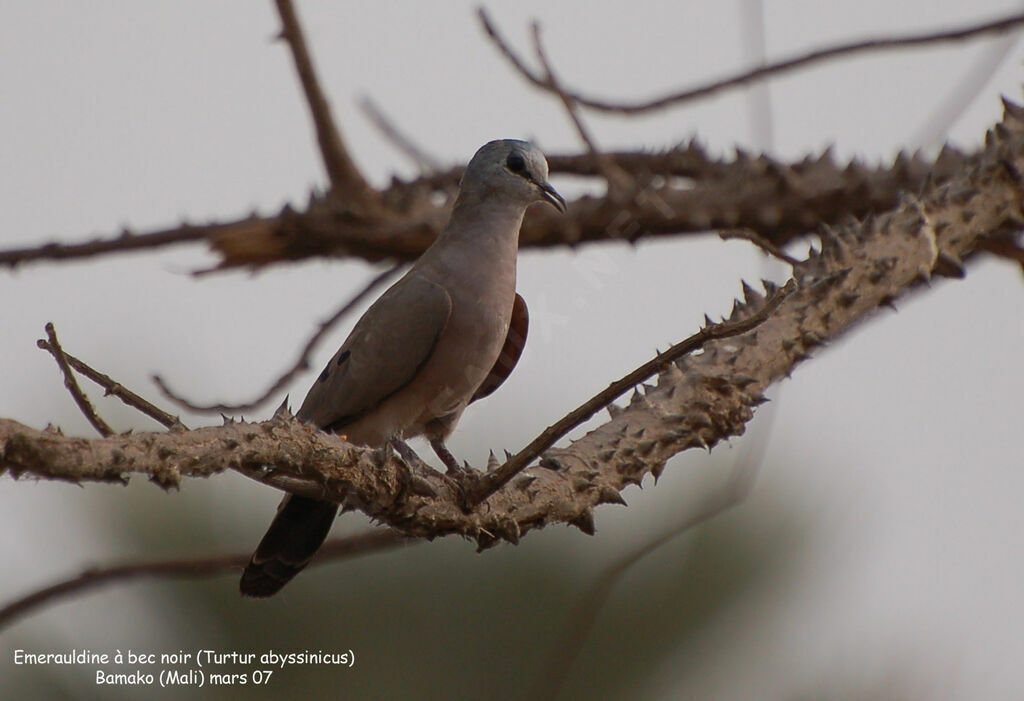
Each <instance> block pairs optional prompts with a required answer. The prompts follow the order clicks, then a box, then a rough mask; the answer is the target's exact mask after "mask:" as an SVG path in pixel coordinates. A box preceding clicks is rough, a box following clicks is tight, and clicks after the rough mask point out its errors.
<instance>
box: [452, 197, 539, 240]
mask: <svg viewBox="0 0 1024 701" xmlns="http://www.w3.org/2000/svg"><path fill="white" fill-rule="evenodd" d="M525 212H526V205H524V204H522V203H520V202H516V201H511V200H509V199H507V198H503V197H493V196H490V197H489V196H488V194H487V193H478V192H461V193H459V196H458V199H456V200H455V205H454V206H453V207H452V215H451V219H450V220H449V222H448V226H447V227H445V230H444V232H443V233H442V234H441V237H444V238H449V239H451V238H469V239H476V240H479V239H480V238H486V239H494V238H509V237H511V238H512V239H513V240H515V241H516V242H518V240H519V227H520V226H521V225H522V223H523V214H524V213H525ZM495 243H496V241H495Z"/></svg>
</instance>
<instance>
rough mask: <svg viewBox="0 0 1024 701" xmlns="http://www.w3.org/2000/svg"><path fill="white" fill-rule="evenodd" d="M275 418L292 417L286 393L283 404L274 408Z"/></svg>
mask: <svg viewBox="0 0 1024 701" xmlns="http://www.w3.org/2000/svg"><path fill="white" fill-rule="evenodd" d="M273 418H275V419H291V418H293V417H292V411H291V409H289V408H288V395H287V394H286V395H284V401H282V402H281V406H279V407H277V409H276V410H274V417H273Z"/></svg>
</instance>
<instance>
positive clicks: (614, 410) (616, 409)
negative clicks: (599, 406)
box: [605, 403, 622, 419]
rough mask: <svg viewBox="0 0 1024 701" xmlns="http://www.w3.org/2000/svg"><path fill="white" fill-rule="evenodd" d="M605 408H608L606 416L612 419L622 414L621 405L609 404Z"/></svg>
mask: <svg viewBox="0 0 1024 701" xmlns="http://www.w3.org/2000/svg"><path fill="white" fill-rule="evenodd" d="M605 408H606V409H607V410H608V416H610V417H611V418H613V419H615V418H617V417H619V416H620V415H621V414H622V407H620V406H619V405H617V404H614V403H613V404H609V405H608V406H607V407H605Z"/></svg>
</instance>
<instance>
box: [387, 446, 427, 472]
mask: <svg viewBox="0 0 1024 701" xmlns="http://www.w3.org/2000/svg"><path fill="white" fill-rule="evenodd" d="M390 443H391V447H392V448H394V449H395V452H396V453H398V454H399V455H400V456H401V458H402V460H405V461H406V462H407V463H409V464H410V465H412V466H414V467H416V468H417V469H419V470H421V471H424V472H427V471H429V470H430V466H429V465H427V464H426V463H425V462H423V459H422V458H420V456H419V455H417V454H416V451H415V450H413V449H412V447H411V446H410V445H409V444H408V443H406V442H405V441H403V440H402V439H401V438H392V439H391V441H390Z"/></svg>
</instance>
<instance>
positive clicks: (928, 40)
mask: <svg viewBox="0 0 1024 701" xmlns="http://www.w3.org/2000/svg"><path fill="white" fill-rule="evenodd" d="M479 16H480V21H481V22H482V23H483V28H484V31H485V32H487V35H488V36H489V37H490V38H491V40H492V41H493V42H494V44H495V46H497V48H498V50H499V51H500V52H501V54H502V55H503V56H504V57H505V58H506V59H508V61H509V63H511V64H512V65H513V66H514V67H515V69H516V70H517V71H519V73H520V74H521V75H522V76H523V77H524V78H526V79H527V80H528V81H529V82H531V83H532V84H533V85H535V86H536V87H538V88H541V89H542V90H547V91H549V92H554V89H553V86H552V85H551V83H550V82H549V81H546V80H544V78H543V77H542V76H541V75H539V74H538V73H535V72H534V71H532V70H531V69H530V68H529V67H528V66H527V65H526V64H525V63H524V62H523V60H522V59H521V58H520V57H519V56H518V55H517V54H516V53H515V51H513V50H512V48H511V46H510V45H509V43H508V42H507V41H506V40H505V38H504V37H503V36H502V35H501V34H499V33H498V30H497V28H496V27H495V26H494V24H493V23H492V22H491V20H490V17H489V16H488V14H487V11H486V10H484V9H483V8H480V10H479ZM1022 24H1024V13H1017V14H1014V15H1009V16H1007V17H1003V18H1001V19H998V20H992V21H988V22H983V23H981V24H975V25H971V26H968V27H962V28H959V29H952V30H947V31H941V32H928V33H918V34H906V35H903V36H896V37H888V38H883V39H862V40H859V41H852V42H849V43H846V44H838V45H836V46H832V47H828V48H825V49H818V50H815V51H810V52H808V53H805V54H802V55H800V56H795V57H792V58H788V59H784V60H782V61H776V62H774V63H769V64H766V65H764V66H759V67H758V68H754V69H752V70H746V71H741V72H739V73H735V74H733V75H731V76H727V77H725V78H722V79H719V80H716V81H714V82H711V83H707V84H705V85H701V86H698V87H696V88H689V89H685V90H680V91H678V92H673V93H669V94H667V95H664V96H662V97H657V98H654V99H650V100H642V101H637V102H611V101H606V100H602V99H599V98H595V97H588V96H586V95H582V94H580V93H579V92H574V91H566V95H568V97H569V98H571V99H572V100H573V101H574V102H576V103H579V104H580V105H583V106H584V107H589V108H590V109H593V110H598V111H602V112H615V113H618V114H638V113H641V112H649V111H652V110H658V109H664V108H666V107H670V106H673V105H678V104H681V103H683V102H689V101H692V100H696V99H698V98H703V97H708V96H710V95H713V94H715V93H717V92H720V91H722V90H725V89H727V88H734V87H738V86H740V85H746V84H747V83H752V82H754V81H757V80H763V79H764V78H767V77H769V76H775V75H779V74H781V73H786V72H788V71H791V70H793V69H795V68H799V67H801V66H807V65H810V64H813V63H818V62H821V61H825V60H828V59H834V58H839V57H841V56H848V55H851V54H856V53H862V52H865V51H882V50H891V49H903V48H909V47H913V46H924V45H928V44H938V43H943V42H951V41H961V40H964V39H973V38H976V37H979V36H983V35H985V34H1001V33H1004V32H1008V31H1010V30H1011V29H1014V28H1015V27H1018V26H1020V25H1022Z"/></svg>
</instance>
